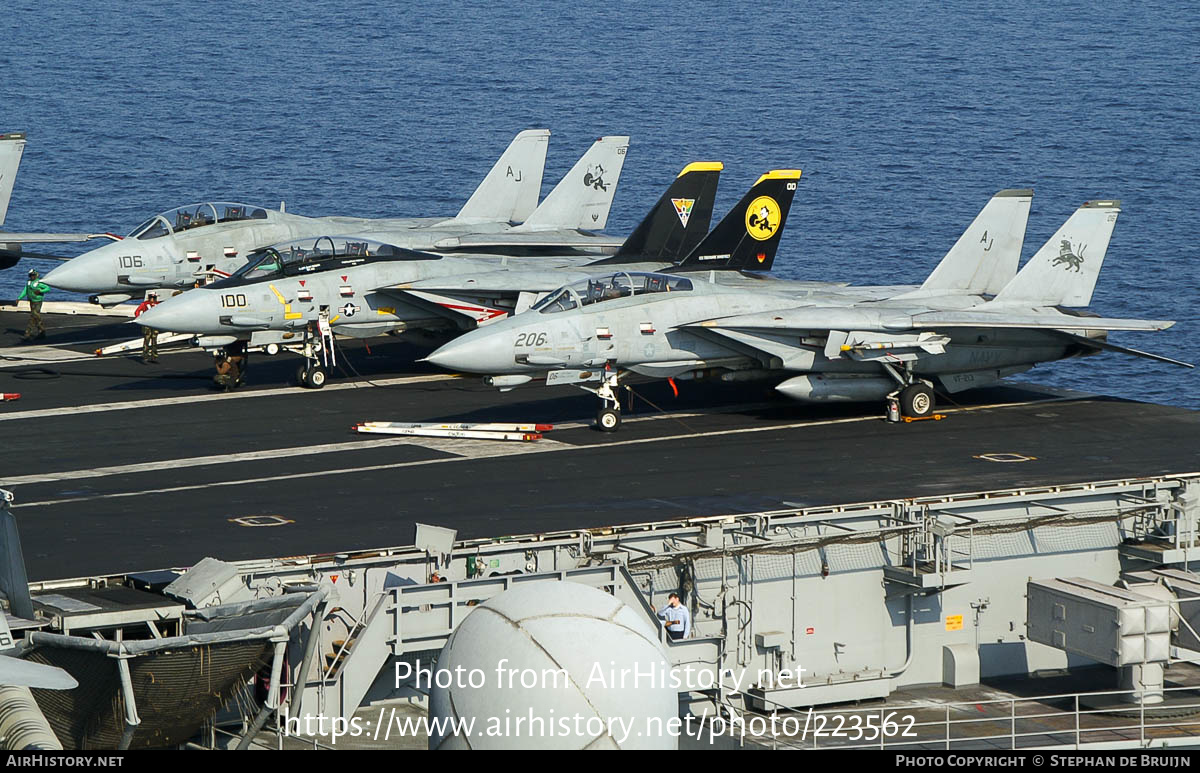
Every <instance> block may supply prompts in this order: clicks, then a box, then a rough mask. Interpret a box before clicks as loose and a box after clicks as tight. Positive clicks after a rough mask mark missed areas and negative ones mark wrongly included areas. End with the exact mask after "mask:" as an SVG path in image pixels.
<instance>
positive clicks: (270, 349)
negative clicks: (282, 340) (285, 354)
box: [263, 344, 279, 357]
mask: <svg viewBox="0 0 1200 773" xmlns="http://www.w3.org/2000/svg"><path fill="white" fill-rule="evenodd" d="M263 353H265V354H266V355H267V356H268V357H274V356H275V355H277V354H279V344H267V345H266V346H264V347H263Z"/></svg>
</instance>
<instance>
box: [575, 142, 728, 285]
mask: <svg viewBox="0 0 1200 773" xmlns="http://www.w3.org/2000/svg"><path fill="white" fill-rule="evenodd" d="M724 168H725V166H724V164H722V163H721V162H720V161H696V162H694V163H691V164H688V165H687V166H685V167H684V168H683V171H682V172H680V173H679V176H678V177H676V178H675V181H674V182H673V183H671V185H670V187H668V188H667V191H666V193H664V194H663V195H662V197H661V198H659V200H658V203H656V204H655V205H654V206H653V207H651V209H650V212H649V213H647V215H646V217H645V218H643V219H642V222H641V223H639V224H638V227H637V228H635V229H633V233H631V234H629V238H628V239H626V240H625V242H624V243H623V244H622V245H621V247H620V249H618V250H617V252H616V253H615V254H614V255H613V256H612V257H611V258H605V259H604V260H599V261H596V262H595V263H592V264H590V265H593V266H594V265H600V264H613V263H643V262H645V263H654V262H662V263H674V262H675V261H678V260H682V259H683V258H684V257H685V256H687V255H688V254H689V253H690V252H691V251H692V250H693V249H695V248H696V245H698V244H699V243H700V242H701V240H702V239H704V235H705V234H706V233H708V226H709V224H710V223H712V213H713V204H714V203H715V202H716V200H717V182H718V181H719V180H720V177H721V170H722V169H724Z"/></svg>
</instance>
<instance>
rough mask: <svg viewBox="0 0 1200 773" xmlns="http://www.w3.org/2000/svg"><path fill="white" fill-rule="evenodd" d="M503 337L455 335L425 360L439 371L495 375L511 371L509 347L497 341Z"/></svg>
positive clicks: (474, 333)
mask: <svg viewBox="0 0 1200 773" xmlns="http://www.w3.org/2000/svg"><path fill="white" fill-rule="evenodd" d="M500 338H504V336H497V335H493V334H490V331H486V330H474V331H472V332H470V333H467V334H466V335H463V336H459V337H458V338H456V339H454V340H453V341H451V342H450V343H448V344H446V345H444V346H442V347H441V348H440V349H438V350H437V351H435V352H434V353H433V354H431V355H429V356H428V357H426V358H425V359H426V360H428V361H429V362H432V363H433V364H434V365H437V366H438V367H439V368H445V369H446V370H452V371H456V372H459V373H484V374H489V375H498V374H501V373H506V372H509V371H511V370H512V369H513V356H512V347H511V346H505V345H504V342H503V341H500V340H498V339H500Z"/></svg>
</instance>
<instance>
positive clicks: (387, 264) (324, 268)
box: [138, 162, 728, 387]
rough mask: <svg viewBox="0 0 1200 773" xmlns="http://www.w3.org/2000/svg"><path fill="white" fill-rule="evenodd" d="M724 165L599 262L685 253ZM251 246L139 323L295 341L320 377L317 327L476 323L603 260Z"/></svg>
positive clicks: (698, 235) (632, 262) (295, 244)
mask: <svg viewBox="0 0 1200 773" xmlns="http://www.w3.org/2000/svg"><path fill="white" fill-rule="evenodd" d="M720 170H721V164H719V163H714V162H701V163H696V164H691V165H689V166H688V167H686V168H685V169H684V170H683V172H681V173H680V175H679V176H678V177H677V178H676V179H675V181H674V182H673V183H672V184H671V186H670V187H669V188H668V190H667V192H666V193H665V194H664V195H663V196H662V198H661V199H660V200H659V201H658V203H657V204H656V205H655V206H654V208H652V209H651V211H650V213H649V214H648V215H647V216H646V218H645V220H644V221H643V222H642V223H641V225H639V226H638V227H637V228H636V229H635V230H634V231H633V233H632V234H630V236H629V238H628V239H626V240H625V241H624V242H623V243H622V244H621V246H620V248H619V249H618V250H617V252H616V254H615V255H613V256H611V257H608V258H601V259H600V261H599V262H600V263H604V264H608V263H620V264H622V265H627V266H631V267H636V268H643V267H644V268H649V269H660V268H663V267H670V266H673V265H675V263H676V262H677V261H679V260H680V258H683V257H685V256H687V255H688V253H689V252H691V251H692V248H693V247H695V245H696V244H697V243H698V242H699V241H700V240H701V239H702V238H703V237H704V234H705V232H706V231H707V230H708V225H709V222H710V220H711V217H712V209H713V201H714V200H715V198H716V188H717V180H718V177H719V175H720ZM547 201H549V199H547ZM249 257H250V259H249V260H248V261H247V262H246V264H245V265H244V266H243V267H242V268H240V269H238V270H237V271H236V272H235V273H234V274H233V275H232V276H230V277H229V278H228V279H224V280H221V281H219V282H216V283H214V284H211V285H209V286H207V287H203V288H199V289H197V290H193V291H191V292H188V293H184V294H182V295H180V296H177V297H174V298H170V299H168V300H167V301H165V302H163V303H161V304H160V305H158V306H156V307H154V308H153V309H150V310H148V311H146V312H144V313H143V314H142V315H141V316H140V317H139V318H138V323H139V324H142V325H146V326H148V327H152V328H156V329H159V330H165V331H173V332H186V333H198V334H202V335H204V336H209V337H211V338H209V339H208V340H202V342H201V343H202V345H206V346H209V347H214V346H220V345H225V344H227V343H229V342H231V341H233V340H235V339H241V340H249V341H250V342H251V345H253V346H264V347H266V348H268V350H269V349H270V347H271V346H276V347H277V346H280V345H283V346H289V345H290V344H293V343H294V344H298V345H300V346H302V347H303V351H304V352H305V356H306V358H307V359H308V364H307V365H306V367H304V368H302V369H301V371H300V373H298V378H299V379H300V381H301V383H302V384H304V385H306V386H309V387H320V386H322V385H323V384H324V383H325V380H326V377H327V375H328V370H327V367H323V366H321V365H319V364H318V363H317V362H316V355H317V353H318V351H319V349H317V348H316V347H315V344H317V343H318V342H319V341H320V340H322V339H325V340H329V339H328V338H327V337H325V336H321V335H319V334H320V333H321V332H323V331H327V332H328V333H329V334H330V335H332V334H339V335H346V336H353V337H368V336H375V335H380V334H382V333H391V332H403V331H408V330H424V331H430V330H449V331H457V330H463V329H470V328H473V327H475V326H476V325H478V324H486V323H488V322H489V321H493V320H495V319H498V318H501V317H503V316H505V315H506V314H507V313H508V312H510V311H512V310H513V309H515V308H517V307H518V305H519V304H522V303H524V305H528V304H529V303H531V302H532V300H533V299H534V298H535V297H536V289H535V290H527V289H525V288H526V286H527V285H534V286H535V287H544V288H546V289H552V288H554V287H556V286H558V285H560V284H562V283H563V282H564V281H569V280H570V279H571V278H572V277H574V276H577V275H583V276H586V275H587V274H588V273H590V272H592V271H595V270H597V269H595V268H591V269H588V270H584V271H582V272H577V273H574V274H573V273H562V272H563V271H568V270H569V269H571V268H573V267H578V266H581V265H583V264H585V263H592V264H593V265H595V262H596V261H597V257H596V256H595V255H590V256H588V255H579V254H577V255H573V256H559V257H525V258H521V257H505V256H498V255H485V254H473V255H442V254H438V253H433V252H420V251H415V250H409V249H405V248H403V247H398V246H396V245H394V244H390V243H386V242H380V241H376V240H374V239H371V238H368V236H359V235H353V236H320V237H309V238H306V239H302V240H296V241H291V242H287V243H283V244H278V245H273V246H271V247H268V248H265V249H262V250H258V251H256V252H254V253H252V254H251V255H250V256H249ZM727 257H728V256H726V258H727ZM720 262H722V261H717V263H720ZM509 273H511V274H512V275H513V276H514V277H517V278H518V281H515V282H507V283H505V285H504V287H503V288H502V289H500V290H498V291H497V290H495V289H494V288H492V285H498V284H499V283H498V282H487V283H485V284H487V285H488V289H487V291H486V292H482V291H481V292H480V293H478V294H476V295H469V294H465V293H463V292H459V294H457V295H454V296H447V295H440V296H439V295H434V294H432V293H422V292H410V288H411V287H413V286H414V285H416V284H419V283H420V282H421V281H422V280H437V281H434V284H444V283H445V281H444V278H445V277H454V278H459V279H463V280H464V281H466V280H469V279H470V278H471V277H485V278H488V277H493V276H496V275H500V276H506V275H507V274H509ZM523 295H524V296H525V298H524V300H523V298H522V296H523ZM314 339H315V340H314ZM325 356H326V355H325V354H322V359H324V358H325Z"/></svg>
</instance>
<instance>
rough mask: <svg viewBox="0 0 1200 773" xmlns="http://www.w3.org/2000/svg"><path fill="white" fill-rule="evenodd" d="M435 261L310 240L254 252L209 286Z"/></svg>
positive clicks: (399, 251) (394, 250) (367, 244)
mask: <svg viewBox="0 0 1200 773" xmlns="http://www.w3.org/2000/svg"><path fill="white" fill-rule="evenodd" d="M437 257H438V256H434V255H426V254H424V253H420V252H414V251H412V250H407V249H404V248H403V247H396V246H394V245H391V244H384V243H383V242H376V241H372V240H370V239H363V238H361V237H355V236H319V237H309V238H306V239H297V240H296V241H292V242H284V243H281V244H274V245H271V246H270V247H264V248H262V249H259V250H255V251H254V252H252V253H250V254H249V255H248V256H247V260H246V263H245V264H244V265H243V266H242V267H241V268H239V269H238V270H237V271H235V272H233V274H231V275H230V276H229V278H228V279H224V280H222V281H221V282H217V283H215V284H213V285H211V286H212V287H216V286H219V285H223V284H244V283H245V282H256V281H258V280H260V279H268V278H271V277H280V276H296V275H298V274H304V273H307V272H309V271H321V270H323V269H325V268H327V267H331V266H347V265H354V264H357V263H365V262H367V261H368V260H377V259H392V260H397V259H399V260H405V259H408V260H434V259H436V258H437Z"/></svg>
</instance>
